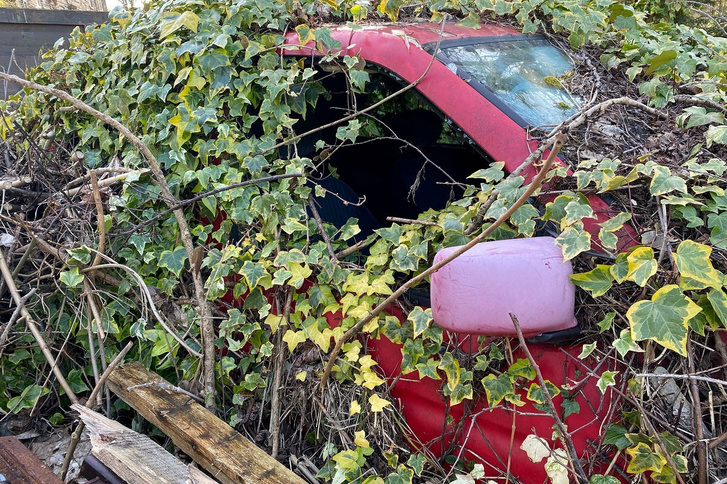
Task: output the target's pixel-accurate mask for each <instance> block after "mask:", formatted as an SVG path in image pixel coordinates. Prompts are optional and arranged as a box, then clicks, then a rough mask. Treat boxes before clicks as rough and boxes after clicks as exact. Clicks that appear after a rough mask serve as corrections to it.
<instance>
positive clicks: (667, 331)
mask: <svg viewBox="0 0 727 484" xmlns="http://www.w3.org/2000/svg"><path fill="white" fill-rule="evenodd" d="M701 310H702V309H701V308H700V307H699V306H698V305H697V304H695V303H694V301H692V300H691V299H689V298H688V297H687V296H685V295H684V294H682V291H681V289H679V286H676V285H674V284H670V285H668V286H664V287H662V288H661V289H659V290H658V291H656V293H655V294H654V295H653V296H652V298H651V300H650V301H639V302H637V303H636V304H634V305H633V306H631V307H630V308H629V310H628V311H627V313H626V317H627V318H628V320H629V324H630V325H631V336H632V339H633V340H634V341H642V340H645V339H650V340H653V341H655V342H657V343H659V344H660V345H662V346H663V347H665V348H668V349H670V350H673V351H676V352H677V353H679V354H680V355H682V356H687V332H688V329H689V324H688V322H689V320H690V319H691V318H693V317H694V316H696V315H697V313H699V312H700V311H701Z"/></svg>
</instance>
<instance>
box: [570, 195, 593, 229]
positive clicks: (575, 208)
mask: <svg viewBox="0 0 727 484" xmlns="http://www.w3.org/2000/svg"><path fill="white" fill-rule="evenodd" d="M584 218H596V216H595V215H594V214H593V209H592V208H591V205H590V204H589V203H588V199H587V198H586V197H584V196H582V195H581V196H579V197H578V198H577V199H575V200H572V201H570V202H569V203H568V204H567V205H566V206H565V223H566V224H567V225H570V224H572V223H575V222H578V221H579V220H582V219H584Z"/></svg>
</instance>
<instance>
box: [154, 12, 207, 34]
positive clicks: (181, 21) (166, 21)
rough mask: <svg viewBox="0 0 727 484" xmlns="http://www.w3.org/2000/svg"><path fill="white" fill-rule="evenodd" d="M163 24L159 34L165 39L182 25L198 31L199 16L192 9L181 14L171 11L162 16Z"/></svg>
mask: <svg viewBox="0 0 727 484" xmlns="http://www.w3.org/2000/svg"><path fill="white" fill-rule="evenodd" d="M161 24H162V31H161V33H160V34H159V38H160V39H164V38H166V37H168V36H170V35H172V34H173V33H174V32H176V31H177V30H179V29H181V28H182V27H186V28H188V29H189V30H191V31H192V32H195V33H196V32H197V25H198V24H199V17H198V16H197V14H196V13H194V12H192V11H191V10H187V11H185V12H184V13H181V14H180V13H179V12H169V13H168V14H166V15H164V18H162V21H161Z"/></svg>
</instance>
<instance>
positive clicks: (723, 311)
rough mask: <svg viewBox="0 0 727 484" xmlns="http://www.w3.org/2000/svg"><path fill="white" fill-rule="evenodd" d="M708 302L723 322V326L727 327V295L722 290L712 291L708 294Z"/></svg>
mask: <svg viewBox="0 0 727 484" xmlns="http://www.w3.org/2000/svg"><path fill="white" fill-rule="evenodd" d="M707 300H708V301H709V303H710V304H711V305H712V309H713V310H714V313H715V314H716V315H717V317H718V318H719V319H720V321H722V326H724V327H727V295H726V294H725V293H724V291H722V289H712V290H711V291H709V292H708V293H707Z"/></svg>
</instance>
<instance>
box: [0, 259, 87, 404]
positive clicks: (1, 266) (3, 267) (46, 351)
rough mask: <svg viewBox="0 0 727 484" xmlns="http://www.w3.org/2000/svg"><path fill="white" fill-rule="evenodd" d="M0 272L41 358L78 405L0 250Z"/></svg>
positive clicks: (76, 398)
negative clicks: (43, 357) (24, 302)
mask: <svg viewBox="0 0 727 484" xmlns="http://www.w3.org/2000/svg"><path fill="white" fill-rule="evenodd" d="M0 272H2V275H3V279H5V284H6V285H7V287H8V290H9V291H10V294H12V296H13V300H14V301H15V304H16V305H17V306H20V307H21V309H20V314H22V315H23V317H24V318H25V324H26V326H28V329H29V330H30V332H31V333H32V334H33V338H35V341H36V342H37V343H38V346H40V350H41V351H42V352H43V356H45V359H46V361H47V362H48V364H49V365H50V367H51V369H52V371H53V374H54V375H55V377H56V379H57V380H58V383H59V384H60V386H61V387H62V388H63V390H64V391H65V392H66V395H68V398H69V399H70V400H71V402H72V403H78V397H77V396H76V394H75V393H74V392H73V390H72V389H71V386H70V385H69V384H68V381H66V378H65V376H63V373H61V369H60V368H58V365H57V363H56V359H55V357H54V356H53V353H51V351H50V347H49V346H48V343H46V342H45V338H43V335H42V334H41V333H40V331H39V330H38V325H37V324H36V323H35V320H34V319H33V316H31V314H30V312H29V311H28V309H27V308H26V307H25V305H23V304H22V302H23V298H22V296H21V295H20V292H19V291H18V288H17V286H16V285H15V280H14V279H13V275H12V274H11V272H10V268H9V267H8V263H7V261H6V260H5V254H4V253H3V251H2V250H0Z"/></svg>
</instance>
